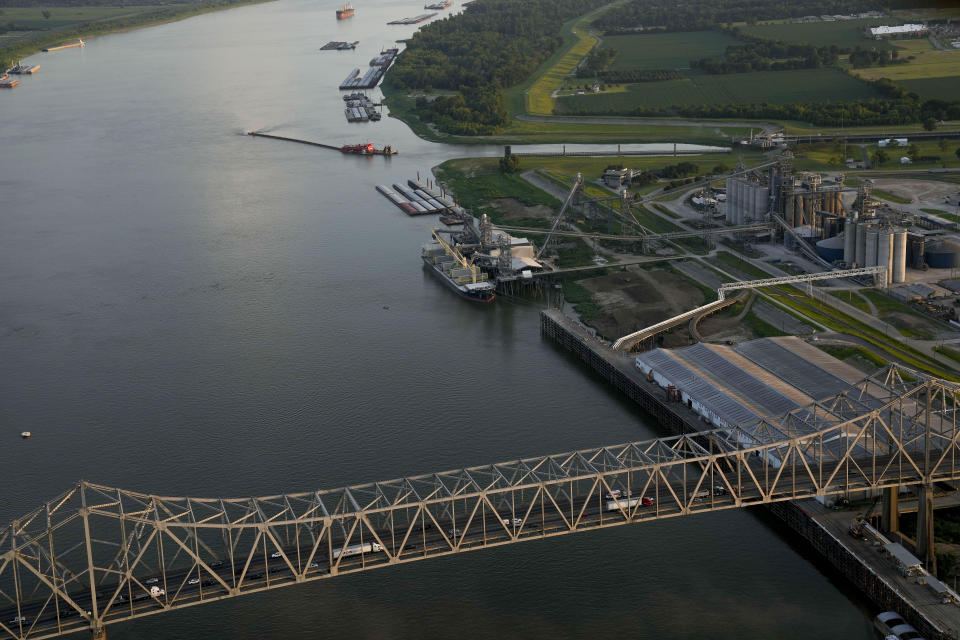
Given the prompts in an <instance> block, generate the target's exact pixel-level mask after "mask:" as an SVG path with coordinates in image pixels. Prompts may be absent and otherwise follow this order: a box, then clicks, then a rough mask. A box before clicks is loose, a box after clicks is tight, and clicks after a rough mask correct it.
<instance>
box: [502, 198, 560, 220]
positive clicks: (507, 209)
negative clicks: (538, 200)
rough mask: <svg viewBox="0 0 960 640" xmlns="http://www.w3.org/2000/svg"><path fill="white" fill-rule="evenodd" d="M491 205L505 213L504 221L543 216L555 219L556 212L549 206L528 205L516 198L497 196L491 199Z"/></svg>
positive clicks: (547, 218)
mask: <svg viewBox="0 0 960 640" xmlns="http://www.w3.org/2000/svg"><path fill="white" fill-rule="evenodd" d="M490 206H492V207H493V208H495V209H496V210H497V211H499V212H500V213H501V214H503V218H502V220H503V221H507V220H523V219H524V218H527V219H529V218H542V219H544V220H553V218H554V217H555V216H556V213H555V212H554V211H553V209H551V208H550V207H548V206H545V205H542V204H538V205H534V206H532V207H528V206H526V205H525V204H523V203H522V202H520V201H519V200H516V199H514V198H497V199H495V200H491V201H490Z"/></svg>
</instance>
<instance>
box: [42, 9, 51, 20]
mask: <svg viewBox="0 0 960 640" xmlns="http://www.w3.org/2000/svg"><path fill="white" fill-rule="evenodd" d="M40 14H41V15H42V16H43V18H44V20H49V19H50V16H52V15H53V14H52V13H50V12H49V11H47V10H46V9H44V10H43V11H41V12H40Z"/></svg>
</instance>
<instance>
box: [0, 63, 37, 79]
mask: <svg viewBox="0 0 960 640" xmlns="http://www.w3.org/2000/svg"><path fill="white" fill-rule="evenodd" d="M37 71H40V65H38V64H23V61H22V60H20V61H18V62H17V64H15V65H13V66H12V67H10V68H9V69H7V73H12V74H15V75H18V76H30V75H33V74H35V73H36V72H37Z"/></svg>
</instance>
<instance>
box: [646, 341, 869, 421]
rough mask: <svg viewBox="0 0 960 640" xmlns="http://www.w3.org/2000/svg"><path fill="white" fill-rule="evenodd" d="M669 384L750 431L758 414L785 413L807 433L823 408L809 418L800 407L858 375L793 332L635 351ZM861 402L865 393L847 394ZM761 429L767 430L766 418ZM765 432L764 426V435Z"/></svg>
mask: <svg viewBox="0 0 960 640" xmlns="http://www.w3.org/2000/svg"><path fill="white" fill-rule="evenodd" d="M637 362H638V364H640V363H643V364H645V365H646V366H647V367H649V368H650V369H652V371H654V372H656V373H657V374H659V375H660V376H662V377H663V378H664V379H666V380H667V381H669V384H672V385H674V386H676V388H677V389H678V390H680V391H682V392H684V393H685V394H687V396H689V397H690V398H693V399H694V400H695V401H696V402H697V403H699V404H700V405H702V406H703V407H705V408H706V409H708V410H709V411H710V412H712V413H713V414H714V415H716V416H717V417H718V418H720V419H721V420H723V421H724V422H726V423H727V424H729V425H737V426H738V427H740V428H741V429H743V430H744V431H746V432H748V433H751V434H752V435H758V434H755V433H754V430H755V429H757V428H759V423H760V421H761V419H768V420H769V419H773V418H777V417H781V416H783V415H785V414H787V413H791V412H792V414H793V416H794V419H793V420H792V421H791V429H792V430H794V431H799V432H801V433H802V432H806V431H809V432H813V431H816V430H817V429H818V428H819V425H820V424H821V423H820V420H822V418H823V417H824V416H825V412H828V409H827V408H826V407H822V406H821V407H819V409H818V411H819V412H820V417H819V418H817V417H814V416H813V415H812V414H811V413H810V412H809V411H808V410H807V409H806V407H808V406H812V405H813V404H814V403H815V402H816V401H819V400H823V399H825V398H829V397H830V396H834V395H837V394H839V393H841V392H844V391H846V390H848V389H849V388H850V387H851V385H852V384H854V383H856V382H858V381H859V380H861V379H862V378H863V373H861V372H860V371H858V370H857V369H855V368H853V367H851V366H849V365H847V364H845V363H843V362H841V361H839V360H837V359H836V358H833V357H832V356H830V355H828V354H826V353H824V352H823V351H821V350H819V349H817V348H816V347H814V346H811V345H809V344H807V343H806V342H804V341H803V340H801V339H799V338H795V337H782V338H763V339H760V340H752V341H749V342H744V343H741V344H740V345H738V346H736V347H734V348H731V347H725V346H722V345H712V344H705V343H698V344H695V345H692V346H689V347H685V348H682V349H675V350H665V349H654V350H652V351H648V352H647V353H643V354H641V355H639V356H637ZM848 401H849V402H850V403H852V404H859V405H861V406H871V405H873V404H874V403H875V402H876V399H875V398H872V397H870V396H863V397H853V396H852V397H850V398H848ZM763 428H764V429H767V430H769V429H771V428H772V425H771V424H770V423H769V422H768V423H767V424H766V425H765V426H764V427H763ZM766 435H767V436H768V437H769V435H771V434H770V433H769V431H768V432H767V434H766Z"/></svg>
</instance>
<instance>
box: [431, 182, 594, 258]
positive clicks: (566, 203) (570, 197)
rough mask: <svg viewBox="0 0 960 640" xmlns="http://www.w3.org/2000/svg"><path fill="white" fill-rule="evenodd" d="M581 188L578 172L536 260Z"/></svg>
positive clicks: (544, 249)
mask: <svg viewBox="0 0 960 640" xmlns="http://www.w3.org/2000/svg"><path fill="white" fill-rule="evenodd" d="M581 188H583V174H581V173H578V174H577V179H576V180H574V181H573V187H571V188H570V193H569V194H567V199H566V200H564V201H563V206H561V207H560V211H559V212H558V213H557V217H556V218H554V219H553V224H552V225H551V226H550V231H549V232H548V233H547V237H546V238H544V239H543V246H542V247H540V250H539V251H537V255H536V258H537V259H538V260H539V259H540V256H542V255H543V252H544V251H546V249H547V245H549V244H550V236H552V235H553V233H554V232H555V231H556V230H557V227H558V226H559V225H560V221H561V220H563V216H564V214H565V213H566V212H567V208H568V207H569V206H570V203H571V202H573V198H574V196H576V195H577V191H579V190H580V189H581ZM434 235H436V234H434Z"/></svg>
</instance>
